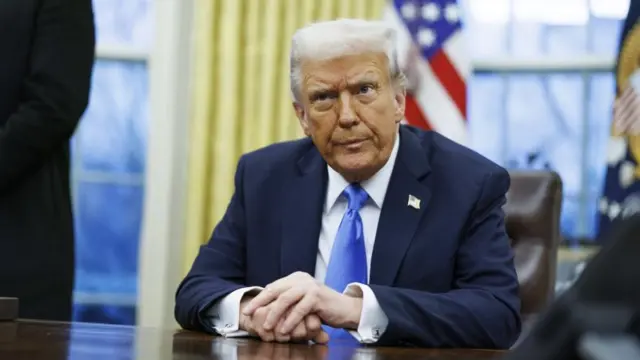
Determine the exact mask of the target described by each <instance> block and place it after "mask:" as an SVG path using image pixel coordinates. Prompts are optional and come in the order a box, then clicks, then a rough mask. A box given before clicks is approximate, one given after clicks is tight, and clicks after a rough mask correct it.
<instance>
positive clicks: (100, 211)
mask: <svg viewBox="0 0 640 360" xmlns="http://www.w3.org/2000/svg"><path fill="white" fill-rule="evenodd" d="M77 186H78V199H77V200H76V201H77V205H76V208H77V213H76V285H75V287H76V291H79V292H84V293H97V294H101V293H108V294H125V295H135V294H136V288H137V279H136V276H137V269H138V243H139V241H138V238H139V233H140V225H141V220H142V203H143V201H142V197H143V188H142V187H140V186H122V185H113V184H109V183H86V182H82V181H80V182H79V183H78V185H77Z"/></svg>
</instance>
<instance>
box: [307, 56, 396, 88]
mask: <svg viewBox="0 0 640 360" xmlns="http://www.w3.org/2000/svg"><path fill="white" fill-rule="evenodd" d="M300 71H301V75H302V90H303V91H306V90H307V89H309V88H310V87H330V88H334V87H338V86H340V85H341V84H345V83H347V82H348V83H358V82H364V81H370V82H379V83H386V82H388V81H389V76H390V74H389V61H388V59H387V56H386V55H385V54H384V53H364V54H354V55H345V56H341V57H336V58H332V59H321V60H303V61H302V63H301V64H300Z"/></svg>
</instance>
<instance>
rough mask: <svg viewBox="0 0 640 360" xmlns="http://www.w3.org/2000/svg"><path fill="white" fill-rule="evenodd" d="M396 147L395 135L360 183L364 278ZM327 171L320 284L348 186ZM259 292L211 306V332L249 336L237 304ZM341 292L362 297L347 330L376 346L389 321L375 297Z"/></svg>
mask: <svg viewBox="0 0 640 360" xmlns="http://www.w3.org/2000/svg"><path fill="white" fill-rule="evenodd" d="M399 146H400V136H399V134H398V135H396V139H395V143H394V145H393V150H392V152H391V156H390V157H389V160H388V161H387V163H386V164H385V165H384V166H383V167H382V169H380V171H378V172H377V173H376V174H375V175H374V176H373V177H371V178H370V179H369V180H366V181H364V182H362V183H361V184H360V185H361V186H362V188H363V189H364V190H365V191H366V192H367V194H369V199H368V200H367V201H366V203H365V204H364V206H363V207H362V208H361V209H360V217H361V218H362V227H363V231H364V242H365V250H366V253H367V254H366V255H367V276H369V274H370V272H371V257H372V254H373V244H374V242H375V238H376V232H377V230H378V221H379V219H380V211H381V210H382V203H383V202H384V197H385V195H386V193H387V187H388V185H389V180H390V179H391V173H392V172H393V166H394V165H395V162H396V157H397V156H398V148H399ZM327 171H328V175H329V176H328V180H329V183H328V186H327V194H326V198H325V203H324V208H323V213H322V228H321V230H320V238H319V241H318V255H317V258H316V269H315V274H314V277H315V278H316V279H317V280H318V281H321V282H324V278H325V275H326V272H327V265H328V264H329V257H330V256H331V248H332V247H333V242H334V241H335V238H336V235H337V233H338V227H339V226H340V222H341V221H342V217H343V216H344V214H345V212H346V211H347V205H348V204H347V199H346V198H345V197H344V196H342V192H343V191H344V190H345V189H346V188H347V186H349V183H348V182H347V181H346V180H345V179H344V178H343V177H342V176H341V175H340V174H338V173H337V172H336V171H335V170H333V169H332V168H331V167H329V166H327ZM260 290H262V288H260V287H256V286H254V287H247V288H242V289H238V290H236V291H234V292H231V293H230V294H228V295H227V296H225V297H224V298H222V299H221V300H220V301H218V302H217V303H215V304H213V306H212V307H211V308H210V310H209V317H210V319H211V326H212V328H213V330H215V332H217V333H218V334H220V335H224V336H227V337H238V336H247V335H248V334H247V333H246V332H245V331H241V330H239V317H240V301H241V299H242V297H243V296H244V294H245V293H247V292H249V291H255V292H258V291H260ZM344 293H345V294H347V295H349V296H354V297H362V313H361V314H360V324H359V326H358V329H357V331H350V333H351V334H352V335H353V336H354V337H355V338H356V339H357V340H358V341H360V342H361V343H375V342H376V341H378V339H379V338H380V336H382V334H383V333H384V331H385V330H386V328H387V324H388V323H389V319H388V318H387V316H386V314H385V313H384V311H382V309H381V308H380V304H379V303H378V300H377V299H376V297H375V294H374V293H373V291H372V290H371V288H369V286H367V285H365V284H359V283H352V284H349V286H347V289H346V290H345V292H344Z"/></svg>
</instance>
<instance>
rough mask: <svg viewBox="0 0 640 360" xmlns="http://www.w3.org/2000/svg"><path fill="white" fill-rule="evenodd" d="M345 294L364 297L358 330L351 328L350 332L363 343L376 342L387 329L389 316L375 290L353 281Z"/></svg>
mask: <svg viewBox="0 0 640 360" xmlns="http://www.w3.org/2000/svg"><path fill="white" fill-rule="evenodd" d="M344 294H345V295H347V296H352V297H361V298H362V312H361V313H360V324H358V330H357V331H353V330H351V331H349V333H350V334H351V335H353V337H354V338H356V340H358V341H359V342H361V343H363V344H374V343H376V342H377V341H378V340H379V339H380V337H381V336H382V334H383V333H384V332H385V330H387V325H389V318H388V317H387V315H386V314H385V313H384V311H383V310H382V308H381V307H380V303H378V299H377V298H376V295H375V294H374V293H373V290H371V288H370V287H369V286H367V285H363V284H359V283H351V284H349V285H348V286H347V288H346V289H345V291H344Z"/></svg>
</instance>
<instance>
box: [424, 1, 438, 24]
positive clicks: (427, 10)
mask: <svg viewBox="0 0 640 360" xmlns="http://www.w3.org/2000/svg"><path fill="white" fill-rule="evenodd" d="M422 18H423V19H425V20H427V21H431V22H434V21H437V20H438V18H440V8H439V7H438V5H437V4H435V3H428V4H426V5H423V6H422Z"/></svg>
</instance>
